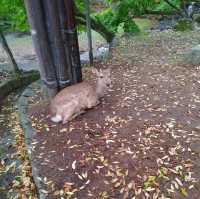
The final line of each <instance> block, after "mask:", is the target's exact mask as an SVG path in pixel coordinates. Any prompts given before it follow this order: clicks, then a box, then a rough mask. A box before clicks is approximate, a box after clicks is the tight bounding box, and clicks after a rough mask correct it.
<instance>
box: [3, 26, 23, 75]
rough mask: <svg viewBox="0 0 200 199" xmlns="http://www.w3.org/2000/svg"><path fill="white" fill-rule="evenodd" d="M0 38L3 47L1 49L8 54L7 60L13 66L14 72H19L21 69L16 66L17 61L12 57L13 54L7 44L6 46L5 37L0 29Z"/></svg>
mask: <svg viewBox="0 0 200 199" xmlns="http://www.w3.org/2000/svg"><path fill="white" fill-rule="evenodd" d="M0 40H1V44H2V47H3V49H4V50H5V52H6V54H7V56H8V59H9V62H10V64H11V65H12V67H13V71H14V73H16V74H20V73H21V71H20V70H19V67H18V65H17V63H16V61H15V58H14V56H13V54H12V52H11V50H10V48H9V46H8V43H7V41H6V38H5V37H4V34H3V32H2V31H1V30H0Z"/></svg>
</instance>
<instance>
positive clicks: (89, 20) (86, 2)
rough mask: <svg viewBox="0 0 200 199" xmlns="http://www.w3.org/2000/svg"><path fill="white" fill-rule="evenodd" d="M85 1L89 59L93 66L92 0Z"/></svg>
mask: <svg viewBox="0 0 200 199" xmlns="http://www.w3.org/2000/svg"><path fill="white" fill-rule="evenodd" d="M84 2H85V16H86V26H87V37H88V49H89V60H90V66H92V65H93V51H92V33H91V19H90V1H89V0H84Z"/></svg>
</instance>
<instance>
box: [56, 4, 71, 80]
mask: <svg viewBox="0 0 200 199" xmlns="http://www.w3.org/2000/svg"><path fill="white" fill-rule="evenodd" d="M58 9H59V17H60V28H61V33H62V39H63V43H64V47H65V55H66V61H67V70H68V74H69V75H70V82H71V83H73V82H74V81H73V75H72V58H71V55H70V45H69V38H68V34H67V32H66V30H67V23H66V22H67V14H66V10H65V4H64V1H63V0H58Z"/></svg>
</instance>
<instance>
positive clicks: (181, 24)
mask: <svg viewBox="0 0 200 199" xmlns="http://www.w3.org/2000/svg"><path fill="white" fill-rule="evenodd" d="M192 28H193V26H192V22H191V21H188V20H186V19H182V20H179V21H178V22H177V24H176V25H175V26H174V29H175V30H176V31H187V30H192Z"/></svg>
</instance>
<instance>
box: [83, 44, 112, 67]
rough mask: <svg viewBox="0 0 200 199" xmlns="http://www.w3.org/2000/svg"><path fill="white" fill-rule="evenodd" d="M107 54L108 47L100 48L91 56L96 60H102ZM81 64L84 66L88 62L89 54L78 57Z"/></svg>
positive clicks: (85, 53)
mask: <svg viewBox="0 0 200 199" xmlns="http://www.w3.org/2000/svg"><path fill="white" fill-rule="evenodd" d="M108 54H109V46H108V45H106V46H101V47H99V48H97V49H94V50H93V56H94V59H96V60H103V59H105V58H106V57H107V56H108ZM80 59H81V63H83V64H86V63H88V62H89V52H88V51H87V52H84V53H82V54H81V55H80Z"/></svg>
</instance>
